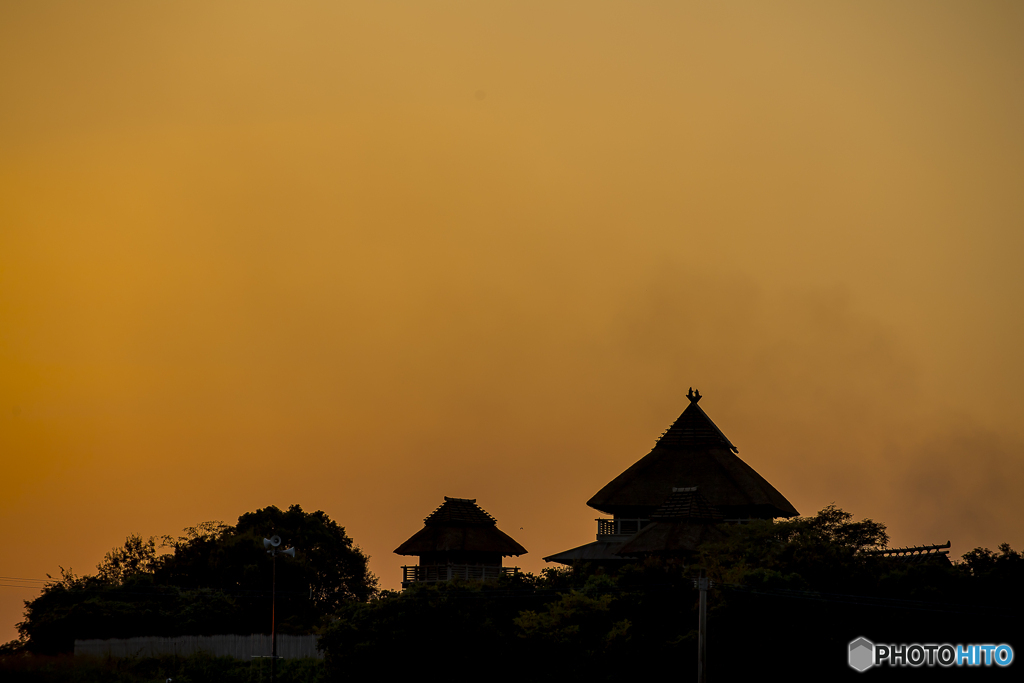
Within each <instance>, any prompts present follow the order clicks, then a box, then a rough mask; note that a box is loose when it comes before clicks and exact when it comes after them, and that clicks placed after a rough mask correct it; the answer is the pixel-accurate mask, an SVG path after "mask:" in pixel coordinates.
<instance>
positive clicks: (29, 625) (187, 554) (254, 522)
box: [18, 505, 376, 654]
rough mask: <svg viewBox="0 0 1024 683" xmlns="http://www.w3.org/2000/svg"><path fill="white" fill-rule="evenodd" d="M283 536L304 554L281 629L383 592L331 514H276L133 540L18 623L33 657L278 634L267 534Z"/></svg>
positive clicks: (66, 582)
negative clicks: (127, 642) (160, 540)
mask: <svg viewBox="0 0 1024 683" xmlns="http://www.w3.org/2000/svg"><path fill="white" fill-rule="evenodd" d="M274 534H277V535H280V536H281V537H282V538H283V539H284V541H285V543H286V544H288V545H293V546H295V547H296V548H297V550H298V552H297V554H296V557H295V558H294V559H291V558H281V557H279V558H278V559H277V560H276V564H277V630H278V632H279V633H311V632H314V631H316V630H318V629H320V628H322V627H323V626H325V625H326V624H327V623H329V620H330V619H331V617H332V616H333V615H334V614H335V613H336V612H337V611H338V610H339V609H340V608H341V607H342V606H343V605H344V604H345V603H347V602H352V601H365V600H367V599H369V598H370V597H371V596H372V595H373V594H374V592H375V590H376V578H375V577H374V576H373V575H372V574H370V572H369V570H368V568H367V560H368V558H367V557H366V555H364V554H363V553H362V552H361V551H360V550H359V549H358V548H356V547H355V545H354V544H353V542H352V539H351V538H349V537H348V536H347V535H346V534H345V530H344V529H343V528H342V527H340V526H339V525H338V524H337V523H335V522H334V521H332V520H331V519H330V518H329V517H328V516H327V515H326V514H324V513H323V512H319V511H318V512H313V513H307V512H303V511H302V508H300V507H299V506H298V505H293V506H292V507H290V508H289V509H288V510H286V511H282V510H279V509H278V508H276V507H268V508H264V509H262V510H258V511H256V512H251V513H247V514H244V515H242V516H241V517H239V519H238V524H237V525H235V526H233V527H232V526H226V525H223V524H220V523H216V522H207V523H205V524H201V525H199V526H196V527H191V528H189V529H186V530H185V534H184V535H183V536H181V537H179V538H177V539H171V538H165V539H164V542H165V545H166V546H168V547H170V548H171V552H170V553H168V554H165V555H162V556H158V555H157V552H156V548H157V546H156V542H155V539H149V540H143V539H142V538H141V537H139V536H129V537H128V539H127V541H126V542H125V544H124V546H123V547H121V548H115V549H114V550H112V551H110V552H109V553H107V555H106V557H105V558H104V560H103V562H101V563H100V564H99V566H98V567H97V573H96V575H95V576H81V577H79V576H75V575H74V574H73V573H71V572H70V571H65V570H63V569H62V570H61V577H60V578H59V579H57V580H55V581H53V582H51V583H50V584H48V585H47V586H46V588H45V589H44V590H43V592H42V594H41V595H40V596H39V597H38V598H36V599H35V600H32V601H29V602H26V603H25V605H26V609H25V619H24V621H22V622H21V623H20V624H19V625H18V630H19V632H20V634H21V636H22V644H23V647H24V648H25V649H27V650H28V651H29V652H33V653H40V654H58V653H62V652H69V651H71V650H72V648H73V646H74V641H75V639H89V638H130V637H135V636H140V635H159V636H174V635H213V634H220V633H240V634H247V633H269V631H270V599H271V595H270V592H271V574H272V571H273V565H272V560H271V558H269V557H268V556H267V553H266V551H265V550H264V547H263V543H262V539H263V538H264V537H265V536H271V535H274Z"/></svg>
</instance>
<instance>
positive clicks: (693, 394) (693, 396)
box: [686, 387, 700, 403]
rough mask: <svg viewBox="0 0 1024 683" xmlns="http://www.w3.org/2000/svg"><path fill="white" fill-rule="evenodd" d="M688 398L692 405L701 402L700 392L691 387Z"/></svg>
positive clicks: (687, 394)
mask: <svg viewBox="0 0 1024 683" xmlns="http://www.w3.org/2000/svg"><path fill="white" fill-rule="evenodd" d="M686 398H688V399H690V403H696V402H697V401H699V400H700V390H699V389H698V390H697V391H694V390H693V387H690V391H688V392H687V393H686Z"/></svg>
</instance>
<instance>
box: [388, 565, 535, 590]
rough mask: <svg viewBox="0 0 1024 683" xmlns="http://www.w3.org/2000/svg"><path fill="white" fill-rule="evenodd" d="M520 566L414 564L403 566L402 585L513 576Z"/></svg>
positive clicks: (483, 579)
mask: <svg viewBox="0 0 1024 683" xmlns="http://www.w3.org/2000/svg"><path fill="white" fill-rule="evenodd" d="M518 572H519V567H498V566H495V565H486V564H442V565H426V566H420V565H412V566H404V567H402V587H403V588H405V587H407V586H408V585H409V584H411V583H437V582H438V581H454V580H455V579H462V580H465V581H487V580H488V579H497V578H498V577H500V576H511V575H513V574H516V573H518Z"/></svg>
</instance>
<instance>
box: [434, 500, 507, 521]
mask: <svg viewBox="0 0 1024 683" xmlns="http://www.w3.org/2000/svg"><path fill="white" fill-rule="evenodd" d="M423 523H424V524H426V525H428V526H429V525H438V524H471V525H476V526H493V525H494V524H495V523H496V522H495V519H494V517H492V516H491V515H489V514H488V513H487V511H486V510H484V509H483V508H482V507H480V506H479V505H477V504H476V498H451V497H449V496H445V497H444V502H443V503H441V504H440V505H439V506H438V507H437V509H436V510H434V511H433V512H432V513H430V515H428V516H427V518H426V519H424V520H423Z"/></svg>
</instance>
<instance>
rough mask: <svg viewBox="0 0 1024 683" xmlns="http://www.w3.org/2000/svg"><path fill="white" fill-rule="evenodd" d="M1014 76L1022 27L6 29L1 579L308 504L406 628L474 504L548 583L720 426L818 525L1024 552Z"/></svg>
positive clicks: (178, 6) (266, 12)
mask: <svg viewBox="0 0 1024 683" xmlns="http://www.w3.org/2000/svg"><path fill="white" fill-rule="evenodd" d="M1022 35H1024V6H1022V5H1021V4H1020V3H1014V2H976V1H970V2H968V1H965V2H957V3H949V2H936V1H928V2H899V3H894V2H889V1H886V2H862V1H859V2H847V3H839V2H837V3H827V4H823V3H819V2H794V3H784V2H773V3H763V2H680V1H679V0H672V1H670V2H653V1H652V2H629V3H626V2H616V3H612V2H595V1H593V0H588V1H587V2H550V1H545V2H524V1H521V0H518V1H516V2H486V3H481V2H425V3H399V2H373V3H341V2H334V1H326V0H325V1H321V2H313V1H308V2H300V1H295V2H288V3H283V2H259V1H255V0H245V1H244V2H242V1H239V2H208V1H205V0H204V1H202V2H199V1H196V2H186V1H183V0H163V1H160V0H152V1H148V2H135V1H131V2H100V1H94V2H89V3H80V2H44V1H41V0H35V1H33V2H15V1H13V0H2V1H0V463H2V467H3V476H2V478H0V528H2V529H4V533H5V534H6V537H5V538H4V539H3V543H4V547H5V548H6V549H7V550H5V552H4V553H3V554H2V555H0V575H3V576H10V577H28V578H43V577H45V574H46V573H51V574H56V573H57V572H58V566H64V567H69V566H70V567H72V568H74V570H75V571H76V572H79V573H81V572H89V571H91V570H92V569H93V568H94V566H95V565H96V563H97V562H98V561H99V560H100V559H101V558H102V556H103V553H104V552H105V551H107V550H108V549H109V548H110V547H112V546H115V545H119V544H120V543H122V542H123V541H124V538H125V536H126V535H128V534H129V533H140V534H142V535H144V536H149V535H159V534H175V533H177V532H178V531H180V530H181V528H182V527H185V526H190V525H193V524H195V523H197V522H201V521H204V520H211V519H214V520H225V521H228V522H233V521H234V520H235V519H236V518H237V517H238V515H240V514H242V513H244V512H247V511H251V510H255V509H256V508H258V507H264V506H267V505H278V506H280V507H285V506H288V505H290V504H293V503H298V504H300V505H302V506H303V507H304V508H305V509H307V510H315V509H323V510H324V511H326V512H327V513H328V514H329V515H330V516H331V517H332V518H333V519H335V520H337V521H338V522H339V523H340V524H342V525H343V526H345V527H346V529H347V530H348V531H349V533H350V534H351V535H352V537H353V538H354V539H355V541H356V543H357V544H359V545H360V546H361V547H362V548H363V549H364V550H365V551H366V552H368V553H369V554H370V555H371V556H372V559H371V567H372V569H373V571H374V572H375V573H376V574H378V575H379V577H380V579H381V583H382V585H383V586H384V587H388V588H394V587H396V586H397V585H398V583H399V582H400V570H399V566H400V565H401V564H403V563H406V562H409V560H410V559H411V558H401V557H398V556H396V555H393V554H392V552H391V551H392V550H393V549H394V548H395V547H397V546H398V545H399V544H400V543H401V542H402V541H404V540H405V539H406V538H407V537H409V536H410V535H412V534H413V533H414V532H415V531H417V530H418V529H419V528H420V527H421V525H422V519H423V517H425V516H426V515H427V514H429V513H430V512H431V511H432V510H433V509H434V507H436V506H437V505H438V504H439V503H440V502H442V497H443V496H445V495H449V496H460V497H475V498H477V499H478V502H479V503H480V504H481V505H482V506H483V507H484V509H486V510H487V511H488V512H490V513H491V514H493V515H494V516H496V517H497V519H498V524H499V527H501V528H502V529H503V530H504V531H506V532H508V533H509V534H511V535H512V536H513V537H515V538H516V539H517V540H518V541H519V542H520V543H522V544H523V545H524V546H525V547H526V548H527V549H528V550H529V551H530V553H529V554H528V555H526V556H524V557H523V558H520V559H519V560H518V564H519V565H520V566H521V567H524V568H526V569H529V570H531V571H536V570H538V569H539V568H541V567H542V566H543V565H544V563H543V561H542V560H541V558H542V557H543V556H544V555H548V554H551V553H554V552H557V551H560V550H565V549H567V548H569V547H572V546H575V545H580V544H582V543H585V542H587V541H589V540H592V539H593V535H594V533H595V532H596V525H595V524H594V522H593V520H594V518H595V517H597V516H598V513H597V512H596V511H594V510H591V509H589V508H587V507H586V506H585V501H586V500H587V499H588V498H589V497H590V496H592V495H593V494H594V493H595V492H596V491H597V490H598V489H599V488H600V487H601V486H603V485H604V484H605V483H607V482H608V481H609V480H611V479H612V478H613V477H615V476H616V475H617V474H618V473H619V472H621V471H622V470H624V469H625V468H626V467H628V466H629V465H630V464H632V463H633V462H634V461H635V460H637V459H639V458H640V457H642V456H643V455H644V454H646V453H647V452H648V451H649V450H650V448H651V446H652V445H653V443H654V440H655V438H656V437H657V436H658V435H659V434H660V433H661V432H662V431H663V430H664V429H665V428H667V426H668V425H669V424H670V423H671V422H672V420H674V419H675V418H676V417H677V416H678V415H679V413H680V412H682V410H683V409H684V408H685V407H686V399H685V394H686V390H687V388H689V387H690V386H693V387H696V388H699V389H700V391H701V393H702V394H703V395H704V396H705V398H704V400H703V401H702V403H701V407H702V408H704V409H705V410H706V411H707V413H708V414H709V415H710V416H711V417H712V419H714V420H715V421H716V422H717V424H718V426H719V427H721V429H722V430H723V431H724V432H725V434H726V435H727V436H728V437H729V438H730V439H731V440H732V442H733V443H735V444H736V445H737V446H738V447H739V449H740V453H739V454H740V457H742V458H743V459H744V460H745V461H746V462H747V463H748V464H750V465H751V466H752V467H754V468H755V469H756V470H758V472H760V473H761V474H762V475H763V476H764V477H765V478H766V479H768V480H769V481H770V482H771V483H772V484H774V485H775V486H776V487H777V488H778V489H779V490H780V491H781V492H782V493H783V494H784V495H786V496H787V497H788V498H789V500H790V501H791V502H792V503H793V504H794V505H795V506H796V508H797V509H798V510H800V512H801V513H803V514H813V513H814V512H816V511H817V510H819V509H821V508H822V507H824V506H825V505H827V504H829V503H831V502H835V503H836V504H837V505H839V506H841V507H843V508H844V509H846V510H849V511H851V512H853V513H854V514H855V515H856V516H858V517H871V518H873V519H877V520H880V521H883V522H885V523H886V524H888V526H889V531H890V533H891V536H892V539H893V542H894V543H895V544H897V545H904V544H920V543H941V542H945V541H946V540H951V541H952V542H953V548H952V554H953V555H954V556H959V555H960V554H963V553H964V552H967V551H968V550H970V549H972V548H974V547H975V546H978V545H986V546H989V547H995V545H997V544H998V543H1001V542H1004V541H1008V542H1010V543H1011V544H1013V545H1014V547H1016V548H1020V547H1022V546H1024V529H1022V527H1021V523H1020V519H1021V517H1022V513H1024V497H1022V496H1021V494H1020V491H1021V490H1022V487H1024V424H1022V421H1021V419H1020V418H1021V414H1022V412H1024V361H1022V354H1021V350H1022V348H1024V312H1022V302H1024V268H1022V258H1024V126H1022V125H1021V122H1022V121H1024V41H1022V40H1021V36H1022ZM5 582H6V583H8V584H10V583H12V582H10V581H6V580H5ZM34 595H35V593H34V592H33V591H32V590H28V589H18V588H13V587H10V586H7V587H0V640H7V639H9V638H12V637H14V629H13V624H14V623H15V622H16V621H18V620H19V619H20V615H21V601H22V600H23V599H25V598H30V597H33V596H34Z"/></svg>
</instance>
